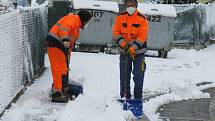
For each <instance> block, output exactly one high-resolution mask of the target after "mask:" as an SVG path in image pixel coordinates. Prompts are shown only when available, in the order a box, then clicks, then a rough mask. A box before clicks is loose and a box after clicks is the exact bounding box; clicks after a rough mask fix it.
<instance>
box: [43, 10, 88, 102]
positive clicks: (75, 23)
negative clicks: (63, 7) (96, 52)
mask: <svg viewBox="0 0 215 121" xmlns="http://www.w3.org/2000/svg"><path fill="white" fill-rule="evenodd" d="M90 19H91V14H90V13H89V12H88V11H85V10H81V11H80V12H79V13H78V14H77V15H76V14H68V15H66V16H64V17H63V18H61V19H60V20H59V21H58V22H57V23H56V24H55V25H54V26H53V27H52V28H51V30H50V32H49V33H48V36H47V39H46V42H47V51H48V56H49V61H50V66H51V71H52V77H53V85H52V86H53V87H52V88H53V93H52V101H53V102H67V101H68V100H69V98H71V95H69V94H68V90H69V87H68V70H69V60H70V59H69V58H70V52H71V50H72V48H73V46H74V44H75V42H76V40H77V39H78V37H79V29H80V28H82V29H84V26H85V25H86V24H87V22H88V21H89V20H90Z"/></svg>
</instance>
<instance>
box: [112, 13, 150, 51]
mask: <svg viewBox="0 0 215 121" xmlns="http://www.w3.org/2000/svg"><path fill="white" fill-rule="evenodd" d="M147 33H148V21H147V19H146V17H145V16H144V15H143V14H141V13H140V12H139V11H136V12H135V13H134V14H133V15H131V16H130V15H129V14H128V13H127V12H123V13H121V14H120V15H119V16H117V17H116V20H115V24H114V26H113V35H114V40H115V41H116V42H117V43H118V44H119V46H120V47H121V48H123V47H124V46H125V45H126V44H128V45H129V46H131V47H132V48H133V49H134V50H135V54H142V53H145V52H146V39H147Z"/></svg>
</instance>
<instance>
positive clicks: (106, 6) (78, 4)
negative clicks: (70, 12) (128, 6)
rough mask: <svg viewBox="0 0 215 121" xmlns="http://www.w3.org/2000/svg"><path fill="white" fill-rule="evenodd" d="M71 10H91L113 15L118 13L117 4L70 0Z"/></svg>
mask: <svg viewBox="0 0 215 121" xmlns="http://www.w3.org/2000/svg"><path fill="white" fill-rule="evenodd" d="M72 2H73V9H93V10H104V11H112V12H115V13H118V12H119V7H118V4H117V2H111V1H95V0H72Z"/></svg>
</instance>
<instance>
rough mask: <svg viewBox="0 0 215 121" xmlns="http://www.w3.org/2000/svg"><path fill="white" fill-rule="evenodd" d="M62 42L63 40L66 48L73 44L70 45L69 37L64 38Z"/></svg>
mask: <svg viewBox="0 0 215 121" xmlns="http://www.w3.org/2000/svg"><path fill="white" fill-rule="evenodd" d="M62 42H63V46H64V47H65V48H66V49H68V48H70V46H71V45H70V42H69V40H68V39H63V40H62Z"/></svg>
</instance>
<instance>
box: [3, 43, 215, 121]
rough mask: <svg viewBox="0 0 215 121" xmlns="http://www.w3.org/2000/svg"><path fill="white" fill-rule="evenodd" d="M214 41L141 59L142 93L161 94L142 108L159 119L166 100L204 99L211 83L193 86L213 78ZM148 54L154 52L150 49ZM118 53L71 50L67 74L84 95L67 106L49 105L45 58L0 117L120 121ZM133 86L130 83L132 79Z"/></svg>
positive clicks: (122, 119)
mask: <svg viewBox="0 0 215 121" xmlns="http://www.w3.org/2000/svg"><path fill="white" fill-rule="evenodd" d="M214 51H215V45H210V46H208V48H206V49H202V50H200V51H196V50H192V49H191V50H183V49H174V50H171V51H170V52H169V55H168V58H167V59H162V58H153V57H146V63H147V70H146V74H145V82H144V94H145V93H146V92H151V93H152V94H153V93H155V92H156V93H157V92H160V93H163V92H165V93H166V94H164V95H161V96H157V97H155V98H152V99H150V100H149V101H147V102H145V103H144V112H145V113H146V115H147V116H148V117H149V118H150V119H151V120H152V121H158V120H159V119H158V114H156V110H157V108H158V107H159V106H161V105H162V104H166V103H169V102H171V101H179V100H184V99H185V100H187V99H197V98H208V97H210V96H209V94H206V93H202V92H201V91H200V90H202V89H205V88H208V87H213V86H215V84H210V85H206V86H200V87H197V86H196V84H197V83H200V82H215V74H214V69H213V67H214V65H215V53H214ZM152 54H153V53H152ZM118 63H119V55H108V54H103V53H79V52H74V53H73V54H72V59H71V63H70V69H71V71H70V78H71V79H72V80H75V81H78V82H80V83H82V84H83V86H84V94H83V95H80V96H79V97H78V98H77V99H76V100H75V101H70V102H69V103H67V104H58V103H51V102H50V98H49V92H50V87H51V83H52V78H51V70H50V66H49V61H48V58H47V56H46V62H45V64H46V67H47V69H46V70H45V72H44V73H43V74H42V75H41V77H40V78H38V79H37V80H36V81H35V82H34V84H32V85H31V86H29V87H28V88H27V90H26V91H25V93H24V94H23V95H22V96H21V97H20V98H19V100H18V101H17V102H16V103H15V104H12V106H11V108H10V109H9V110H7V111H6V112H5V114H4V115H3V117H2V118H1V121H125V120H126V118H128V116H129V115H131V113H130V112H125V111H123V110H122V107H121V106H120V104H119V103H117V102H116V99H117V98H119V65H118ZM132 86H133V83H132Z"/></svg>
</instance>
